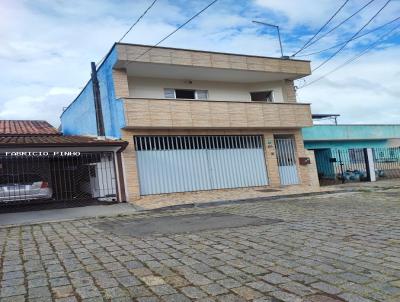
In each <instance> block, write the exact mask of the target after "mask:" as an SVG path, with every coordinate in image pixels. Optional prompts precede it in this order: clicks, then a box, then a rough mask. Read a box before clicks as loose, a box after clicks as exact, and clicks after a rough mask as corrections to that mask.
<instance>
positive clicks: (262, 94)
mask: <svg viewBox="0 0 400 302" xmlns="http://www.w3.org/2000/svg"><path fill="white" fill-rule="evenodd" d="M250 96H251V101H252V102H267V103H272V102H273V101H274V94H273V91H272V90H268V91H255V92H250Z"/></svg>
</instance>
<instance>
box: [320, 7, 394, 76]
mask: <svg viewBox="0 0 400 302" xmlns="http://www.w3.org/2000/svg"><path fill="white" fill-rule="evenodd" d="M390 1H391V0H388V1H386V3H385V4H384V5H383V6H382V7H381V8H380V9H379V10H378V11H377V12H376V13H375V15H373V16H372V17H371V18H370V19H369V20H368V21H367V23H365V24H364V25H363V26H362V27H361V28H360V29H359V30H358V31H357V32H356V33H355V34H354V35H353V36H352V37H351V38H350V39H349V40H347V41H346V42H345V43H344V44H343V45H342V46H341V47H340V48H339V49H338V50H337V51H335V52H334V53H333V54H332V55H330V56H329V57H328V58H327V59H326V60H325V61H323V62H322V63H321V64H319V65H318V66H317V67H315V68H314V69H313V70H312V71H313V72H314V71H315V70H317V69H319V68H321V67H322V66H324V65H325V64H326V63H328V62H329V61H330V60H332V59H333V58H334V57H335V56H336V55H337V54H338V53H339V52H341V51H342V50H343V49H344V48H345V47H346V46H347V44H349V43H350V41H351V39H353V38H354V37H356V36H357V35H358V34H359V33H360V32H361V31H362V30H363V29H364V28H365V27H367V26H368V25H369V24H370V23H371V22H372V20H374V19H375V18H376V17H377V16H378V15H379V13H380V12H381V11H382V10H383V9H384V8H385V7H386V6H387V5H388V4H389V3H390Z"/></svg>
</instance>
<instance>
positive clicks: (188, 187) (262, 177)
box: [134, 135, 267, 195]
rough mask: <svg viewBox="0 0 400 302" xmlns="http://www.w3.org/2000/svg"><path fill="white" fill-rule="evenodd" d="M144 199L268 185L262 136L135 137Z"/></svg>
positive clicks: (141, 190)
mask: <svg viewBox="0 0 400 302" xmlns="http://www.w3.org/2000/svg"><path fill="white" fill-rule="evenodd" d="M134 141H135V150H136V154H137V165H138V172H139V182H140V192H141V195H149V194H160V193H172V192H188V191H199V190H211V189H222V188H239V187H252V186H264V185H267V172H266V164H265V158H264V148H263V142H262V136H260V135H258V136H135V137H134Z"/></svg>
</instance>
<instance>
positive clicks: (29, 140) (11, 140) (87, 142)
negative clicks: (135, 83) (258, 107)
mask: <svg viewBox="0 0 400 302" xmlns="http://www.w3.org/2000/svg"><path fill="white" fill-rule="evenodd" d="M127 144H128V143H127V142H126V141H122V140H113V139H97V138H96V137H89V136H73V135H71V136H62V135H41V136H1V135H0V147H15V146H38V147H39V146H53V147H57V146H70V147H74V146H77V147H82V146H121V147H125V146H126V145H127Z"/></svg>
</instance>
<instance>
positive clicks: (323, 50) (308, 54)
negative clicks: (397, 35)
mask: <svg viewBox="0 0 400 302" xmlns="http://www.w3.org/2000/svg"><path fill="white" fill-rule="evenodd" d="M399 19H400V17H397V18H395V19H393V20H392V21H389V22H387V23H385V24H382V25H380V26H378V27H375V28H374V29H371V30H370V31H367V32H366V33H364V34H362V35H359V36H357V37H354V38H353V39H351V40H350V41H354V40H357V39H359V38H362V37H364V36H366V35H369V34H371V33H373V32H375V31H377V30H380V29H382V28H384V27H385V26H388V25H389V24H392V23H393V22H396V21H397V20H399ZM345 43H346V42H342V43H339V44H336V45H333V46H331V47H328V48H325V49H322V50H319V51H315V52H310V53H307V54H304V55H298V57H309V56H312V55H316V54H320V53H322V52H325V51H328V50H331V49H335V48H337V47H339V46H341V45H343V44H345Z"/></svg>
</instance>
